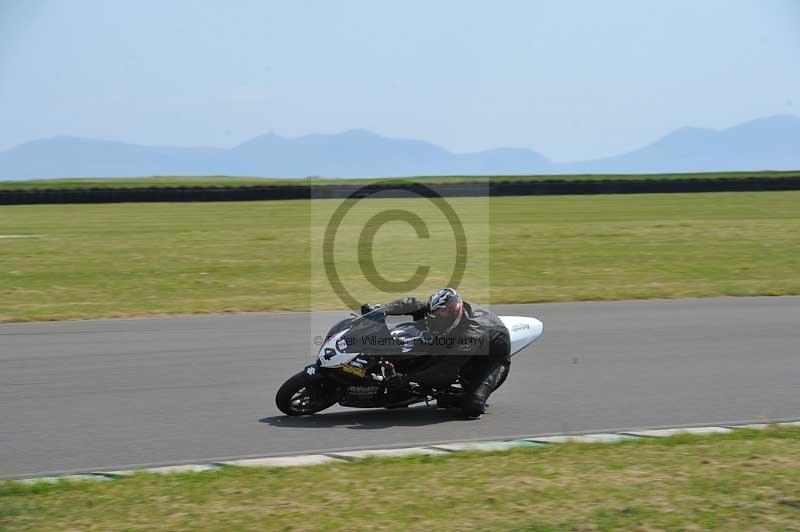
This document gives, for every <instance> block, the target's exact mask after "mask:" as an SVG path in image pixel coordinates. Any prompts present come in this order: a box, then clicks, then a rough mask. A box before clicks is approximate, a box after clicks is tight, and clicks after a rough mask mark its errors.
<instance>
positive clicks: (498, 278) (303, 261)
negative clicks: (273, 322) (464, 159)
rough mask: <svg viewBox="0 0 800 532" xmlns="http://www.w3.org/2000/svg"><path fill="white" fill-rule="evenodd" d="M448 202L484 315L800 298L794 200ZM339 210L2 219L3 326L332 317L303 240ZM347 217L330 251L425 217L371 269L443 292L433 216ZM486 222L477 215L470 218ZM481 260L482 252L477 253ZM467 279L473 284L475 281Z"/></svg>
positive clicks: (690, 197)
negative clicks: (540, 304)
mask: <svg viewBox="0 0 800 532" xmlns="http://www.w3.org/2000/svg"><path fill="white" fill-rule="evenodd" d="M420 202H421V203H422V204H424V205H422V206H420ZM448 203H449V204H450V205H452V207H453V208H454V209H455V211H456V212H457V213H458V214H459V215H461V217H462V219H463V220H464V225H465V232H466V233H467V235H468V236H469V237H470V239H471V243H472V244H474V245H473V247H471V248H470V253H471V254H470V261H471V262H470V265H471V266H470V267H471V268H472V270H469V269H468V271H467V275H466V277H465V280H464V282H463V283H462V285H460V287H459V288H460V289H461V291H462V292H463V293H464V294H465V295H466V297H468V298H476V299H479V300H482V301H483V302H485V298H483V297H480V296H476V295H475V294H486V293H487V289H486V285H487V277H488V278H489V279H490V282H488V285H489V290H488V294H489V295H488V299H490V300H491V302H493V303H523V302H537V301H569V300H611V299H641V298H675V297H704V296H721V295H729V296H749V295H783V294H800V253H798V252H797V250H798V249H800V208H799V207H800V192H757V193H744V192H739V193H715V194H646V195H630V196H627V195H626V196H615V195H609V196H552V197H546V196H536V197H531V196H529V197H500V198H491V199H489V198H453V199H449V200H448ZM338 204H339V203H338V201H336V200H314V201H269V202H242V203H185V204H159V203H148V204H116V205H29V206H5V207H0V322H11V321H28V320H53V319H79V318H92V317H120V316H140V315H167V314H194V313H209V312H244V311H271V310H308V309H310V308H317V309H324V308H342V303H341V302H340V301H339V300H338V299H337V298H336V297H335V296H334V295H332V294H331V293H329V291H327V292H326V291H325V290H323V289H322V288H323V287H321V286H317V284H319V283H321V282H322V283H324V279H320V277H319V275H316V276H315V277H314V279H311V278H310V272H311V271H312V268H311V264H312V262H311V261H312V258H311V241H312V239H313V238H314V235H319V234H321V233H322V232H323V231H324V224H323V222H324V221H325V220H327V219H328V218H329V215H330V211H332V209H333V208H334V207H335V206H336V205H338ZM359 205H360V207H359V208H362V209H363V210H362V211H356V210H355V209H354V211H352V212H353V213H354V214H349V215H348V217H347V218H346V219H345V220H344V221H343V224H342V227H341V229H340V231H341V233H340V234H343V235H351V237H350V238H346V237H345V238H341V237H340V240H338V241H337V242H348V241H351V242H349V243H350V244H352V245H353V246H355V241H356V240H358V239H357V238H356V235H358V233H359V231H360V230H361V229H362V227H363V226H364V221H365V220H369V219H370V217H371V216H373V215H375V214H376V213H378V212H381V211H384V210H385V209H389V208H403V209H412V210H415V212H416V211H417V209H418V208H419V209H422V210H420V211H419V212H421V213H422V215H423V218H424V219H425V220H427V221H430V222H431V227H432V229H431V238H430V239H427V240H424V239H419V238H418V237H417V235H415V234H414V232H413V231H411V230H409V226H408V225H407V224H405V223H399V222H392V223H390V224H387V225H385V226H383V228H381V230H380V231H379V232H378V233H377V236H376V241H375V242H376V243H375V246H374V248H373V249H374V256H375V263H376V267H377V270H378V271H379V272H380V273H381V275H383V276H384V277H386V278H388V279H393V280H397V279H405V278H407V277H408V272H413V271H414V270H415V268H417V267H418V265H419V264H420V263H422V264H428V263H429V262H428V261H434V262H433V263H432V264H433V267H432V268H431V273H430V275H429V276H428V278H427V280H426V282H425V284H424V285H422V286H420V287H419V288H418V289H416V290H415V292H416V293H418V294H424V293H425V292H426V291H428V290H431V289H433V288H435V287H436V286H439V285H445V284H447V283H448V279H449V276H450V272H451V271H452V262H449V261H450V258H451V257H449V256H447V254H446V253H445V251H443V250H444V248H446V247H447V246H448V245H451V239H452V232H451V231H450V230H449V228H448V227H447V226H446V223H445V222H444V221H439V220H437V219H436V218H435V215H436V213H435V212H433V211H434V210H435V207H433V206H431V205H430V204H428V203H426V202H425V200H410V199H371V200H369V201H364V202H360V204H359ZM425 209H428V210H430V211H431V212H430V213H428V212H427V211H425ZM482 210H484V211H485V210H488V213H486V214H488V216H485V217H483V218H481V217H480V216H477V215H476V213H478V212H480V211H482ZM312 213H313V215H312ZM487 220H488V221H487ZM20 237H23V238H20ZM403 239H405V240H403ZM398 242H399V243H400V244H399V245H398ZM337 245H338V244H337ZM479 248H483V249H485V250H486V253H485V254H484V256H481V254H480V253H473V251H474V250H475V249H479ZM337 249H338V248H337ZM338 253H339V255H337V260H336V263H337V268H338V269H339V272H340V275H341V278H342V280H343V283H344V284H345V286H347V287H360V289H361V290H362V291H361V292H360V293H358V294H357V295H358V296H359V297H361V298H363V299H362V300H363V301H372V302H375V301H382V300H384V299H387V298H388V296H387V295H386V294H385V293H377V295H376V292H377V291H376V290H374V289H372V288H371V287H370V286H369V285H368V284H367V283H366V282H365V281H364V274H363V273H362V270H361V268H362V264H361V263H360V262H359V261H358V259H357V258H356V255H355V254H354V253H355V251H354V250H353V249H350V250H348V249H342V250H339V252H338ZM348 253H350V254H349V255H348ZM436 260H438V261H439V263H436V262H435V261H436ZM317 270H319V268H317ZM477 270H483V272H482V273H484V274H485V275H482V276H481V275H472V274H471V272H474V271H477ZM317 273H318V271H317ZM312 281H313V282H312ZM315 283H316V284H315ZM370 290H372V291H370ZM312 295H313V298H312ZM393 295H398V296H400V295H404V293H403V292H399V293H397V294H393Z"/></svg>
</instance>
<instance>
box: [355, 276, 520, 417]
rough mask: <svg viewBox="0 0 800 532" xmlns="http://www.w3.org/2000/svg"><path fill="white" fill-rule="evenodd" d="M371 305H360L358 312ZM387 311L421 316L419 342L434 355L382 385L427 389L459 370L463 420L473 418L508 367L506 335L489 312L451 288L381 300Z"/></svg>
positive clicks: (451, 378) (452, 378)
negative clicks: (423, 335) (423, 297)
mask: <svg viewBox="0 0 800 532" xmlns="http://www.w3.org/2000/svg"><path fill="white" fill-rule="evenodd" d="M371 308H372V307H370V306H369V305H364V306H363V307H362V311H365V310H370V309H371ZM383 309H384V310H385V312H386V314H387V315H409V316H411V317H412V318H413V319H414V321H420V320H424V322H425V328H426V330H427V331H428V332H429V333H430V335H431V338H430V339H429V340H428V341H427V342H426V343H424V344H422V345H421V346H420V348H421V349H425V350H426V351H430V352H431V354H432V355H434V356H435V358H434V361H433V363H432V364H431V365H430V366H428V367H427V368H425V369H423V370H421V371H418V372H415V373H412V374H397V375H395V376H394V377H392V378H391V379H390V380H389V381H388V382H387V386H389V387H390V388H394V389H398V388H405V387H407V386H409V383H416V384H418V385H421V386H424V387H427V388H436V387H441V386H448V385H449V384H450V383H452V382H454V381H455V380H456V377H457V376H458V375H459V372H461V375H462V377H464V379H465V380H466V383H465V384H462V385H463V386H464V391H465V394H464V399H463V401H462V403H461V405H460V407H461V410H462V411H463V413H464V415H465V416H466V417H467V418H469V419H478V418H480V417H481V415H483V412H484V411H485V410H486V400H487V399H488V398H489V395H490V394H491V393H492V392H493V391H494V390H495V389H496V388H497V387H498V385H499V384H501V383H502V381H503V380H504V377H505V376H506V374H507V373H508V371H509V369H510V367H511V360H510V355H511V339H510V337H509V334H508V329H506V327H505V325H503V322H502V321H500V319H499V318H498V317H497V315H495V314H494V313H493V312H491V311H489V310H486V309H482V308H478V307H476V306H474V305H472V304H470V303H468V302H466V301H464V300H463V299H461V296H460V295H458V292H456V291H455V290H453V289H452V288H442V289H440V290H437V291H436V292H434V293H433V294H432V295H431V296H430V298H428V302H427V303H423V302H422V301H419V300H418V299H417V298H415V297H413V296H411V297H406V298H403V299H398V300H397V301H393V302H391V303H388V304H386V305H383Z"/></svg>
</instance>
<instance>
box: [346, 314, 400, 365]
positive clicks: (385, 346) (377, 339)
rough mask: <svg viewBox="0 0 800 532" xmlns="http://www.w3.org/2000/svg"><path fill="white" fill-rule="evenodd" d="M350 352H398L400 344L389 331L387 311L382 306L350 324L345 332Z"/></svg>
mask: <svg viewBox="0 0 800 532" xmlns="http://www.w3.org/2000/svg"><path fill="white" fill-rule="evenodd" d="M344 339H345V341H346V342H347V352H348V353H367V354H369V353H387V352H388V353H397V352H400V348H401V346H400V344H399V342H398V341H397V340H395V338H394V337H393V336H392V334H391V333H390V332H389V327H388V326H387V325H386V312H385V311H384V310H383V309H382V308H377V309H375V310H372V311H370V312H368V313H366V314H364V315H363V316H361V317H360V318H358V319H357V320H356V321H354V322H353V324H352V325H351V326H350V329H349V330H348V331H347V332H346V333H345V334H344Z"/></svg>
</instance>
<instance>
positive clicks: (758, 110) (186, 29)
mask: <svg viewBox="0 0 800 532" xmlns="http://www.w3.org/2000/svg"><path fill="white" fill-rule="evenodd" d="M785 113H789V114H796V115H800V0H752V1H749V0H740V1H737V0H704V1H694V0H692V1H689V0H686V1H678V0H670V1H661V2H656V1H641V0H631V1H622V0H619V1H613V0H612V1H609V0H606V1H603V2H594V1H589V0H587V1H583V2H578V1H566V2H564V1H560V2H555V1H551V2H531V1H518V2H512V1H494V2H486V1H482V2H477V1H476V2H468V1H465V0H457V1H442V0H439V1H436V2H432V1H409V0H403V1H402V2H400V1H397V2H392V3H390V2H375V1H366V0H365V1H345V0H338V1H335V2H334V1H291V2H290V1H283V2H261V1H253V2H249V1H242V0H237V1H234V2H223V1H221V0H216V1H213V2H211V1H197V0H195V1H191V2H189V1H181V2H179V1H169V2H165V1H143V0H137V1H135V2H133V1H131V2H122V1H114V2H101V1H86V0H75V1H65V0H51V1H39V0H29V1H27V2H24V3H23V1H22V0H0V149H5V148H8V147H10V146H12V145H15V144H17V143H20V142H24V141H28V140H32V139H36V138H42V137H49V136H54V135H78V136H88V137H95V138H108V139H118V140H124V141H130V142H137V143H143V144H168V145H176V146H190V145H213V146H231V145H234V144H236V143H238V142H240V141H242V140H245V139H247V138H249V137H252V136H254V135H257V134H260V133H263V132H268V131H273V132H275V133H278V134H282V135H288V136H297V135H301V134H305V133H310V132H326V133H327V132H337V131H342V130H346V129H353V128H366V129H370V130H373V131H375V132H378V133H381V134H384V135H387V136H392V137H411V138H419V139H425V140H430V141H432V142H435V143H437V144H440V145H442V146H445V147H447V148H450V149H453V150H455V151H467V150H475V149H482V148H492V147H497V146H515V147H529V148H533V149H536V150H538V151H540V152H542V153H543V154H544V155H546V156H549V157H551V158H553V159H556V160H574V159H583V158H588V157H597V156H603V155H610V154H614V153H619V152H623V151H627V150H629V149H631V148H635V147H638V146H640V145H642V144H645V143H648V142H651V141H652V140H654V139H656V138H657V137H659V136H661V135H663V134H665V133H667V132H669V131H670V130H672V129H675V128H678V127H681V126H685V125H694V126H703V127H714V128H720V127H727V126H730V125H734V124H736V123H739V122H742V121H746V120H749V119H752V118H756V117H761V116H766V115H772V114H785Z"/></svg>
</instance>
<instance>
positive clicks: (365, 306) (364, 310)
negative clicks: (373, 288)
mask: <svg viewBox="0 0 800 532" xmlns="http://www.w3.org/2000/svg"><path fill="white" fill-rule="evenodd" d="M376 308H380V305H370V304H369V303H364V304H363V305H361V315H362V316H363V315H364V314H366V313H367V312H372V311H373V310H375V309H376Z"/></svg>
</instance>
